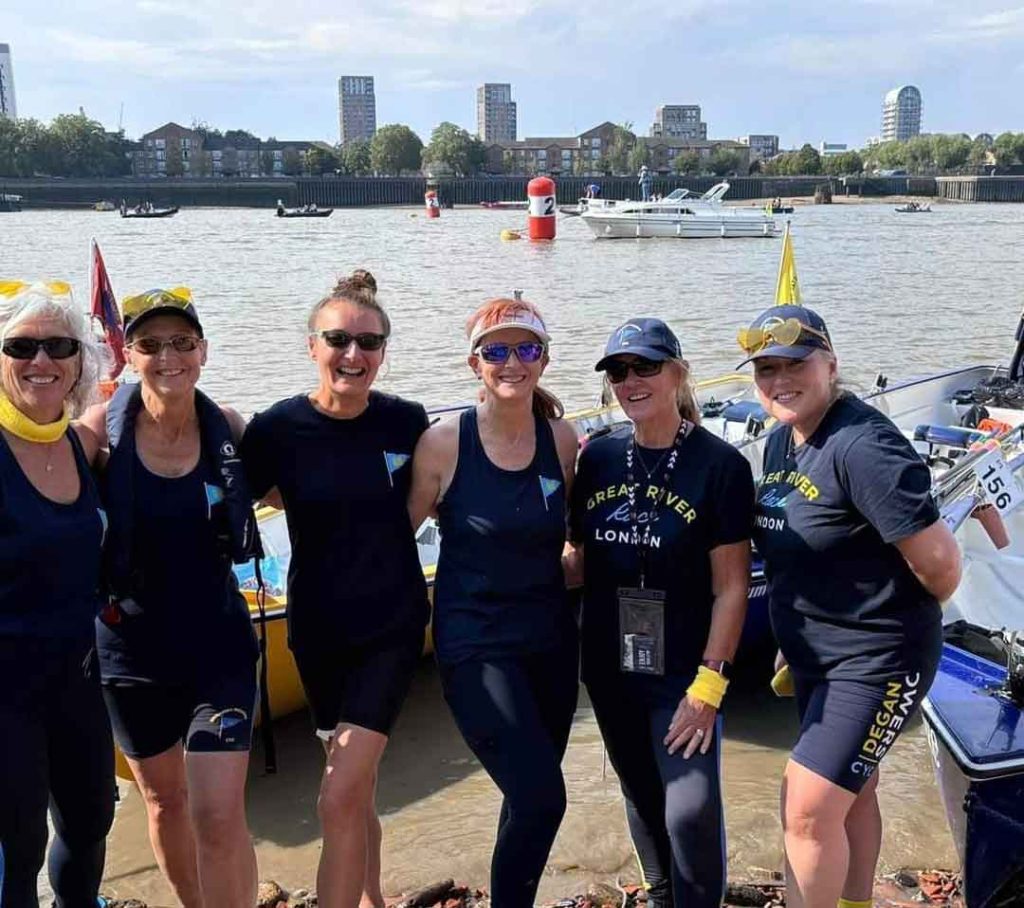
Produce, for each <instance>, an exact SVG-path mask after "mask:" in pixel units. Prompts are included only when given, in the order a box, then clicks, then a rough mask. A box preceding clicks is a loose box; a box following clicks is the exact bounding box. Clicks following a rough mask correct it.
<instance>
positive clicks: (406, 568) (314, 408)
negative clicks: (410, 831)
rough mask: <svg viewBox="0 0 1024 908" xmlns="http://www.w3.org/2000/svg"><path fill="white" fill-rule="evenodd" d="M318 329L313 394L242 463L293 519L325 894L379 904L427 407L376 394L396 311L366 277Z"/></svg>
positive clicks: (297, 616)
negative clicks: (412, 501)
mask: <svg viewBox="0 0 1024 908" xmlns="http://www.w3.org/2000/svg"><path fill="white" fill-rule="evenodd" d="M308 331H309V335H308V349H309V356H310V358H311V359H312V360H313V362H314V363H315V364H316V367H317V374H318V377H319V384H318V386H317V388H316V389H315V390H314V391H313V392H312V393H309V394H300V395H298V396H296V397H291V398H288V399H286V400H282V401H279V402H278V403H276V404H274V406H272V407H271V408H270V409H269V410H266V411H265V412H263V413H258V414H256V416H254V417H253V419H252V421H251V422H250V424H249V427H248V429H247V431H246V433H245V438H244V440H243V442H242V459H243V461H244V463H245V468H246V471H247V473H248V475H249V477H250V485H251V489H252V491H253V493H254V494H255V495H256V496H258V497H261V498H265V497H268V495H269V496H270V499H271V500H278V501H280V502H281V503H282V504H283V506H284V510H285V513H286V516H287V520H288V534H289V538H290V539H291V549H292V557H291V564H290V566H289V569H288V640H289V645H290V647H291V650H292V653H293V654H294V655H295V661H296V664H297V665H298V669H299V674H300V676H301V677H302V683H303V686H304V687H305V690H306V696H307V699H308V701H309V705H310V709H311V711H312V713H313V720H314V722H315V725H316V733H317V735H318V736H319V737H320V738H321V740H322V741H323V742H324V746H325V749H326V752H327V764H326V766H325V768H324V774H323V779H322V781H321V785H320V796H319V799H318V801H317V811H318V813H319V816H320V823H321V827H322V830H323V851H322V852H321V856H320V868H319V871H318V873H317V897H318V898H319V900H320V902H319V903H320V905H322V906H324V908H356V906H357V905H362V906H363V908H370V906H371V905H372V906H377V908H383V905H384V897H383V895H382V893H381V889H380V845H381V828H380V821H379V820H378V818H377V813H376V809H375V805H374V794H375V788H376V781H377V766H378V764H379V762H380V759H381V756H382V755H383V753H384V748H385V746H386V745H387V742H388V737H389V736H390V734H391V729H392V726H393V725H394V722H395V719H396V718H397V716H398V713H399V710H400V709H401V706H402V702H403V701H404V699H405V696H406V694H407V693H408V690H409V685H410V684H411V682H412V676H413V673H414V672H415V669H416V666H417V664H418V662H419V658H420V655H421V653H422V652H423V640H424V628H425V626H426V622H427V617H428V614H429V606H428V602H427V588H426V581H425V580H424V578H423V571H422V569H421V567H420V563H419V556H418V553H417V548H416V539H415V535H414V532H413V526H412V524H411V523H410V522H409V513H408V511H407V509H406V497H407V495H408V491H409V483H410V477H411V474H412V467H411V464H410V463H409V461H410V460H411V459H412V453H413V450H414V449H415V447H416V442H417V440H418V439H419V437H420V435H421V434H422V433H423V432H424V430H425V429H426V428H427V414H426V411H425V410H424V409H423V407H422V406H421V405H420V404H417V403H413V402H411V401H407V400H403V399H402V398H399V397H393V396H391V395H388V394H382V393H381V392H379V391H375V390H372V386H373V383H374V380H375V379H376V377H377V373H378V371H379V369H380V367H381V364H382V363H383V361H384V355H385V351H386V348H387V342H388V337H389V336H390V334H391V321H390V319H389V318H388V315H387V313H386V312H385V311H384V309H383V307H382V306H381V304H380V302H379V301H378V299H377V282H376V280H375V279H374V278H373V275H371V274H370V273H369V272H367V271H361V270H360V271H356V272H354V273H353V274H352V275H351V276H350V277H348V278H346V279H344V280H341V281H339V282H338V284H337V285H336V286H335V288H334V289H333V290H332V291H331V293H329V294H328V295H327V296H325V297H323V299H321V300H320V301H319V302H317V303H316V305H315V306H314V307H313V311H312V312H311V313H310V315H309V321H308ZM272 490H276V493H275V492H273V491H272Z"/></svg>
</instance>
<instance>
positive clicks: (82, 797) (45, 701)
mask: <svg viewBox="0 0 1024 908" xmlns="http://www.w3.org/2000/svg"><path fill="white" fill-rule="evenodd" d="M101 351H102V348H101V347H100V346H99V344H98V343H97V341H96V339H95V338H94V337H93V334H92V331H91V328H90V325H89V321H88V319H87V318H86V316H85V314H84V313H83V312H81V311H80V310H79V309H77V308H75V306H74V303H73V300H72V298H71V288H70V287H68V285H67V284H62V283H49V284H31V285H29V284H23V283H20V282H3V283H0V728H2V729H3V731H4V739H5V741H4V746H3V747H2V748H0V847H2V849H3V857H4V864H5V867H4V877H3V888H2V893H0V905H3V906H4V908H35V906H37V905H38V904H39V903H38V896H37V893H36V880H37V878H38V875H39V871H40V869H41V867H42V864H43V857H44V854H45V851H46V842H47V824H46V809H47V805H48V804H49V806H50V810H51V815H52V818H53V827H54V840H53V843H52V845H51V847H50V859H49V871H50V883H51V885H52V887H53V891H54V895H55V902H54V904H55V905H56V906H57V908H83V906H93V905H95V904H96V899H97V891H98V889H99V885H100V880H101V878H102V876H103V861H104V848H105V840H106V835H107V832H108V830H109V829H110V824H111V822H112V820H113V817H114V791H115V789H114V754H113V745H112V742H111V735H110V724H109V722H108V719H107V712H106V709H105V708H104V705H103V697H102V696H101V694H100V687H99V680H98V678H97V677H96V674H95V672H94V671H92V666H93V661H94V657H93V653H94V650H93V620H94V619H95V616H96V612H97V611H98V606H99V597H98V594H97V590H98V586H99V571H100V548H101V546H102V543H103V536H104V532H105V529H106V515H105V514H104V513H103V511H102V509H101V505H100V499H99V496H98V494H97V492H96V488H95V486H94V485H93V480H92V476H91V473H90V470H89V467H90V464H91V462H92V459H93V458H94V456H95V453H96V451H95V442H94V441H93V440H91V436H90V435H89V433H83V434H82V435H81V436H79V434H78V432H77V431H76V429H74V428H69V420H70V418H71V417H72V416H75V415H77V414H78V413H79V412H80V411H81V409H82V408H83V407H84V406H85V405H86V404H87V403H88V402H89V401H90V399H91V397H92V395H93V393H94V391H95V388H96V379H97V375H98V373H99V366H100V362H101Z"/></svg>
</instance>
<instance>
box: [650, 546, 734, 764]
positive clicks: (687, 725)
mask: <svg viewBox="0 0 1024 908" xmlns="http://www.w3.org/2000/svg"><path fill="white" fill-rule="evenodd" d="M710 558H711V590H712V593H713V594H714V597H715V601H714V604H713V606H712V609H711V630H710V631H709V632H708V642H707V643H706V644H705V646H704V658H705V659H715V660H724V661H726V662H729V661H732V657H733V656H734V655H736V647H737V646H739V642H740V634H741V633H742V631H743V621H744V619H745V618H746V616H747V589H748V584H749V581H750V542H749V541H748V540H743V541H742V542H731V543H728V544H726V545H719V546H716V547H715V548H713V549H712V550H711V552H710ZM717 715H718V710H717V709H715V707H713V706H711V705H710V704H708V703H705V702H704V701H703V700H701V699H700V698H699V697H694V696H692V695H690V694H687V695H686V696H684V697H683V699H682V700H681V701H680V702H679V706H678V707H677V708H676V711H675V715H673V716H672V722H671V723H670V725H669V727H668V733H667V734H666V735H665V739H664V743H665V746H666V747H668V752H669V753H675V752H676V751H678V750H683V756H684V757H686V758H687V759H689V757H691V756H692V755H693V754H694V753H695V752H696V751H697V749H698V748H699V749H700V752H701V753H707V752H708V750H709V749H710V747H711V739H712V736H713V734H714V727H715V718H716V717H717ZM684 748H685V749H684Z"/></svg>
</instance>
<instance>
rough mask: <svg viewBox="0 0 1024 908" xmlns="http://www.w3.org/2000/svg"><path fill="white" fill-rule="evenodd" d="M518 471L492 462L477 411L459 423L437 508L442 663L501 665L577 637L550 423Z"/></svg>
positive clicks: (437, 636) (539, 423)
mask: <svg viewBox="0 0 1024 908" xmlns="http://www.w3.org/2000/svg"><path fill="white" fill-rule="evenodd" d="M534 419H535V425H536V438H537V441H536V450H535V453H534V456H533V461H532V462H531V463H530V465H529V466H528V467H526V468H525V469H522V470H503V469H501V468H500V467H498V466H496V465H495V464H494V463H492V462H491V460H490V458H489V457H488V456H487V453H486V452H485V451H484V447H483V444H482V443H481V441H480V434H479V431H478V427H477V413H476V409H475V408H474V409H470V410H466V411H465V412H464V413H462V415H461V416H460V419H459V461H458V464H457V466H456V468H455V475H454V476H453V477H452V482H451V485H450V486H449V488H448V491H447V492H446V493H445V496H444V498H443V499H442V500H441V503H440V504H439V505H438V509H437V512H438V524H439V528H440V531H441V554H440V557H439V559H438V564H437V575H436V579H435V586H434V641H435V646H436V649H437V655H438V659H439V661H440V662H441V663H443V664H453V663H457V662H462V661H464V660H467V659H488V658H501V657H506V656H519V655H525V654H529V653H538V652H544V651H546V650H549V649H554V648H556V647H558V646H561V645H562V644H564V642H565V640H566V638H567V636H570V635H572V634H574V633H575V627H574V623H573V619H572V615H571V611H570V608H569V600H568V596H567V593H566V590H565V579H564V575H563V574H562V548H563V545H564V543H565V514H566V501H565V483H564V482H563V479H562V466H561V463H560V462H559V460H558V451H557V449H556V447H555V439H554V435H553V433H552V431H551V426H550V424H549V423H548V421H547V420H546V419H544V418H542V417H539V416H536V417H534Z"/></svg>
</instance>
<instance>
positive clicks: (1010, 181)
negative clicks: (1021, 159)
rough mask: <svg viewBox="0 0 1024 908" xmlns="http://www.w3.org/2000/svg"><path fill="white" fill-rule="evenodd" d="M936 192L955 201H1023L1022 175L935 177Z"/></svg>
mask: <svg viewBox="0 0 1024 908" xmlns="http://www.w3.org/2000/svg"><path fill="white" fill-rule="evenodd" d="M935 183H936V190H937V192H936V194H937V195H938V196H939V197H940V198H943V199H950V200H952V201H957V202H1024V177H1018V176H1008V177H936V179H935Z"/></svg>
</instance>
